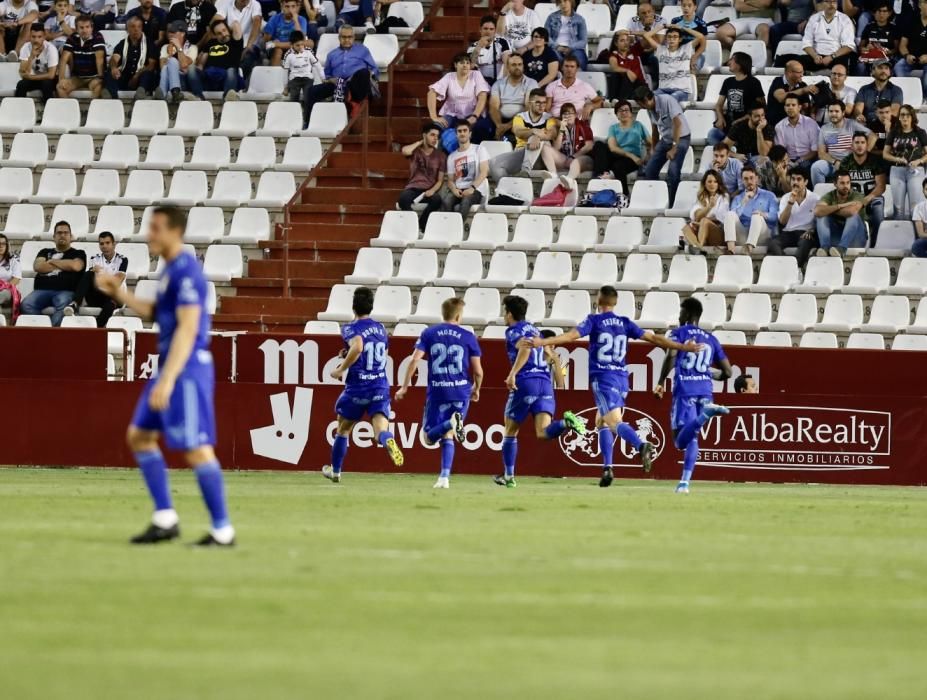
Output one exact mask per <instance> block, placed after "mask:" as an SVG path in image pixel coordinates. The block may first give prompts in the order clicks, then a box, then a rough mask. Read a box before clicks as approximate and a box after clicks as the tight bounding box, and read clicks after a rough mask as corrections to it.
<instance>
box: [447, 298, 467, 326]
mask: <svg viewBox="0 0 927 700" xmlns="http://www.w3.org/2000/svg"><path fill="white" fill-rule="evenodd" d="M463 307H464V300H463V299H461V298H460V297H451V298H450V299H445V300H444V303H443V304H441V317H442V318H443V319H444V320H445V321H452V320H453V319H455V318H457V317H458V316H460V315H462V314H463Z"/></svg>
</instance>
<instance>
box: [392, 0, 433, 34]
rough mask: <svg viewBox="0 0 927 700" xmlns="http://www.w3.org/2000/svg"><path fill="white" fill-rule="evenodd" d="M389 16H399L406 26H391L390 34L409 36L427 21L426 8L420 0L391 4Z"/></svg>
mask: <svg viewBox="0 0 927 700" xmlns="http://www.w3.org/2000/svg"><path fill="white" fill-rule="evenodd" d="M387 16H388V17H399V18H400V19H402V20H404V21H405V23H406V25H408V26H406V27H390V30H389V31H390V34H398V35H399V36H409V35H411V34H413V33H414V32H415V30H416V29H418V26H419V25H420V24H421V23H422V22H424V21H425V10H424V8H423V7H422V3H420V2H394V3H393V4H391V5H390V6H389V11H388V12H387Z"/></svg>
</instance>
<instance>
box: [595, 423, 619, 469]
mask: <svg viewBox="0 0 927 700" xmlns="http://www.w3.org/2000/svg"><path fill="white" fill-rule="evenodd" d="M614 451H615V434H614V433H613V432H612V429H611V428H609V427H608V426H607V425H603V426H602V427H601V428H599V452H601V453H602V466H603V467H606V468H608V467H610V466H612V455H613V454H614Z"/></svg>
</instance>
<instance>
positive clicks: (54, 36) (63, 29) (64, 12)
mask: <svg viewBox="0 0 927 700" xmlns="http://www.w3.org/2000/svg"><path fill="white" fill-rule="evenodd" d="M76 19H77V18H76V17H75V16H74V15H72V14H71V3H70V2H68V0H55V4H54V6H53V7H52V9H51V10H49V13H48V17H47V18H46V19H45V39H46V40H48V41H50V42H51V43H52V44H54V46H55V48H56V49H58V51H61V48H62V47H63V46H64V42H66V41H67V40H68V37H69V36H71V35H72V34H73V33H74V32H76V31H77V27H76V26H75V24H74V23H75V20H76Z"/></svg>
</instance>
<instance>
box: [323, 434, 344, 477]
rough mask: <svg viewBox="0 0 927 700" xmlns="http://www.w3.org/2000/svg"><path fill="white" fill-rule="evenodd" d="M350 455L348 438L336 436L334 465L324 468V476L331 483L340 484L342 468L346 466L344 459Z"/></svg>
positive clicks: (333, 454) (333, 445) (333, 448)
mask: <svg viewBox="0 0 927 700" xmlns="http://www.w3.org/2000/svg"><path fill="white" fill-rule="evenodd" d="M347 453H348V436H347V435H335V441H334V442H333V443H332V463H331V465H328V464H326V465H325V466H324V467H322V476H324V477H325V478H326V479H328V480H329V481H332V482H334V483H336V484H337V483H339V482H340V481H341V466H342V465H343V464H344V457H345V455H346V454H347Z"/></svg>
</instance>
